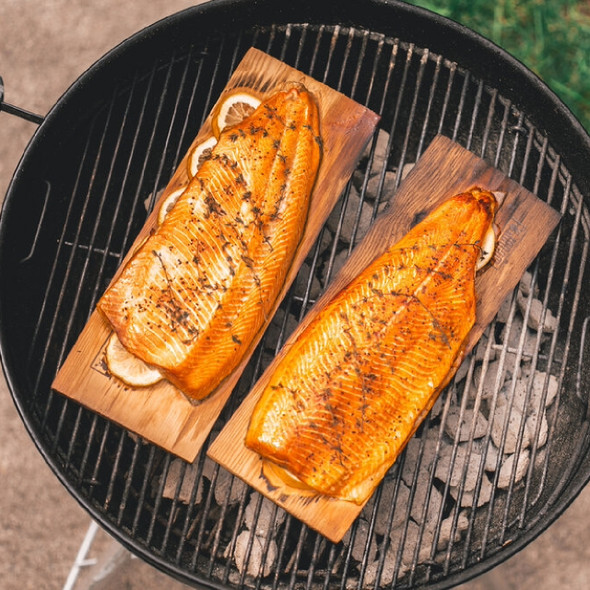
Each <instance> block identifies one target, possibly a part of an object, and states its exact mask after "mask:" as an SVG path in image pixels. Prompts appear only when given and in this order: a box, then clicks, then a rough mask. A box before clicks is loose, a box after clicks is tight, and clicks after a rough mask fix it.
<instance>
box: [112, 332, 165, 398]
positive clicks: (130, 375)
mask: <svg viewBox="0 0 590 590" xmlns="http://www.w3.org/2000/svg"><path fill="white" fill-rule="evenodd" d="M105 357H106V363H107V367H108V369H109V371H110V372H111V373H112V374H113V375H114V376H115V377H117V378H118V379H120V380H121V381H123V382H124V383H126V384H127V385H131V386H132V387H147V386H148V385H153V384H154V383H157V382H158V381H160V380H161V379H163V377H162V373H160V371H158V369H156V368H154V367H150V365H148V364H147V363H144V362H143V361H142V360H141V359H139V358H137V357H136V356H135V355H134V354H131V353H130V352H129V351H128V350H127V349H126V348H125V347H124V346H123V345H122V344H121V341H120V340H119V338H118V337H117V335H116V334H115V333H113V334H112V335H111V337H110V338H109V341H108V342H107V348H106V354H105Z"/></svg>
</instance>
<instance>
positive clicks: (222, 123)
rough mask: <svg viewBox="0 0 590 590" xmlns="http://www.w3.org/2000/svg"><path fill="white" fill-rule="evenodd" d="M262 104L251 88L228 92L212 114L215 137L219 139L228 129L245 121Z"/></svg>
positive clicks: (235, 89)
mask: <svg viewBox="0 0 590 590" xmlns="http://www.w3.org/2000/svg"><path fill="white" fill-rule="evenodd" d="M260 102H261V100H260V98H259V97H258V96H257V95H256V94H255V93H254V91H252V90H251V89H249V88H234V89H233V90H231V91H230V92H228V93H227V94H226V95H225V96H224V97H223V98H222V99H221V100H220V101H219V102H218V103H217V105H216V106H215V108H214V109H213V112H212V113H211V127H212V129H213V135H214V136H215V137H219V135H220V134H221V132H222V131H223V130H224V129H225V128H226V127H230V126H231V125H236V124H237V123H239V122H240V121H243V120H244V119H245V118H246V117H248V116H249V115H251V114H252V113H253V112H254V111H255V110H256V109H257V108H258V107H259V106H260Z"/></svg>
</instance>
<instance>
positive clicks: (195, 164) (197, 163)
mask: <svg viewBox="0 0 590 590" xmlns="http://www.w3.org/2000/svg"><path fill="white" fill-rule="evenodd" d="M216 143H217V138H216V137H215V136H211V137H209V138H208V139H206V140H205V141H202V142H201V143H199V144H198V145H196V146H195V148H194V149H193V150H192V151H191V153H190V154H189V157H188V160H187V167H188V176H189V178H192V177H193V176H194V175H195V174H196V173H197V170H198V169H199V168H200V167H201V164H202V163H203V161H204V160H205V159H206V158H207V157H208V156H210V155H211V150H212V149H213V148H214V147H215V144H216Z"/></svg>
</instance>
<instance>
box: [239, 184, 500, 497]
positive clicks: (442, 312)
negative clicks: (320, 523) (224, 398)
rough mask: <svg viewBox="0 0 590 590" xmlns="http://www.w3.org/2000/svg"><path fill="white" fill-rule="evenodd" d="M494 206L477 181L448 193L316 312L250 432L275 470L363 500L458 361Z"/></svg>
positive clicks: (254, 446)
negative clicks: (473, 185)
mask: <svg viewBox="0 0 590 590" xmlns="http://www.w3.org/2000/svg"><path fill="white" fill-rule="evenodd" d="M496 207H497V204H496V201H495V198H494V196H493V195H492V193H489V192H487V191H483V190H480V189H473V190H472V191H470V192H467V193H463V194H459V195H457V196H455V197H452V198H451V199H449V200H446V201H445V202H444V203H443V204H442V205H440V206H439V207H438V208H437V209H435V211H433V212H432V213H431V214H430V215H429V216H428V217H426V218H425V219H424V220H423V221H422V222H421V223H419V224H418V225H416V226H415V227H414V228H413V229H411V230H410V232H409V233H408V234H406V236H405V237H404V238H402V239H401V241H399V242H398V243H397V244H395V245H394V246H393V247H391V248H390V249H388V250H387V251H386V252H385V253H384V254H383V255H381V256H379V257H378V258H377V259H375V260H374V261H373V262H372V263H371V264H369V266H368V267H367V268H366V269H365V270H364V271H363V272H362V273H361V274H360V275H359V276H358V277H357V278H355V279H354V280H353V281H352V282H351V283H349V285H348V286H347V287H345V288H344V289H343V290H342V291H340V292H339V293H338V294H337V295H336V296H335V297H334V298H333V299H332V300H331V301H330V302H329V303H328V304H327V305H326V307H324V308H323V309H322V310H321V311H320V312H319V313H318V315H317V316H315V318H314V319H313V320H312V321H311V322H310V324H309V325H308V326H307V328H306V329H305V330H304V331H303V332H302V333H301V334H300V336H299V337H298V338H297V339H296V340H295V342H294V343H293V344H292V346H291V348H289V349H288V351H287V352H286V354H285V356H284V358H283V359H282V361H281V362H279V363H278V366H277V367H276V370H275V371H274V372H273V374H272V376H271V377H270V380H269V382H268V384H267V386H266V387H265V389H264V390H263V392H262V395H261V397H260V399H259V400H258V402H257V404H256V406H255V408H254V411H253V414H252V417H251V421H250V425H249V428H248V431H247V435H246V441H245V442H246V446H247V447H248V448H250V449H251V450H253V451H255V452H257V453H259V454H260V455H261V456H262V457H263V461H270V462H271V466H272V467H273V472H274V473H276V470H275V468H276V466H279V468H280V469H281V468H282V469H283V470H284V472H286V473H284V475H286V476H287V477H285V478H283V479H284V480H285V481H286V482H289V480H291V481H294V482H295V483H296V484H300V485H297V486H296V487H305V488H307V489H311V490H315V491H316V492H319V493H321V494H324V495H326V496H330V497H334V498H339V499H342V500H347V501H351V502H355V503H357V504H362V503H364V502H365V501H366V500H367V499H368V498H369V497H370V495H371V494H372V493H373V491H374V489H375V487H376V486H377V485H378V483H379V482H380V481H381V479H382V478H383V476H384V475H385V473H386V472H387V470H388V469H389V468H390V467H391V465H392V464H393V463H394V461H395V459H396V458H397V457H398V455H399V454H400V453H401V451H402V450H403V448H404V446H405V444H406V442H407V441H408V440H409V438H410V437H411V436H412V434H413V433H414V432H415V430H416V428H417V427H418V425H419V424H420V422H421V421H422V420H423V418H424V417H425V415H426V414H427V412H428V411H429V410H430V409H431V407H432V405H433V404H434V401H435V400H436V397H437V396H438V394H439V392H440V391H441V389H442V388H443V387H444V386H445V385H446V384H447V383H448V382H449V380H450V379H451V377H452V375H453V374H454V371H455V370H456V368H457V366H458V365H459V363H460V361H461V357H462V350H463V346H464V341H465V339H466V337H467V335H468V334H469V331H470V330H471V328H472V326H473V324H474V322H475V312H476V300H475V288H474V281H475V267H476V263H477V260H478V258H479V256H480V253H481V247H480V244H481V242H482V239H483V237H484V235H485V234H486V232H487V231H488V230H489V229H491V227H492V223H493V218H494V215H495V211H496ZM293 476H294V478H296V479H294V478H293Z"/></svg>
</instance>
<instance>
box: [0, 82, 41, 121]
mask: <svg viewBox="0 0 590 590" xmlns="http://www.w3.org/2000/svg"><path fill="white" fill-rule="evenodd" d="M0 111H4V112H5V113H8V114H10V115H15V116H16V117H20V118H21V119H25V121H30V122H31V123H37V125H41V123H43V119H44V117H42V116H41V115H36V114H35V113H31V112H30V111H26V110H25V109H21V108H20V107H16V106H14V105H12V104H9V103H7V102H4V80H2V76H0Z"/></svg>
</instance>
